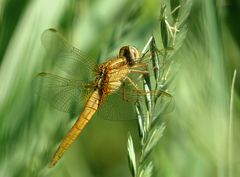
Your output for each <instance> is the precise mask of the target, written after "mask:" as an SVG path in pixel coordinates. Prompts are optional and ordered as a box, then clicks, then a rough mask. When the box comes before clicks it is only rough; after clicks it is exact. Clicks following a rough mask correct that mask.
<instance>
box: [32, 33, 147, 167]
mask: <svg viewBox="0 0 240 177" xmlns="http://www.w3.org/2000/svg"><path fill="white" fill-rule="evenodd" d="M42 43H43V45H44V46H45V48H46V49H47V50H48V51H49V52H50V53H53V54H54V55H53V56H52V57H53V64H54V65H57V66H58V68H60V69H62V70H63V71H64V72H65V73H68V74H70V75H72V76H76V77H77V78H79V77H81V75H83V74H84V75H85V76H86V77H88V76H90V75H92V74H94V75H93V80H92V81H91V82H84V81H83V80H76V79H68V78H64V77H61V76H58V75H54V74H51V73H46V72H42V73H39V74H38V75H37V77H36V80H37V81H38V82H39V83H40V87H38V90H37V92H38V93H39V94H40V95H41V96H43V97H45V98H46V99H47V100H48V101H49V102H50V103H51V104H52V105H53V106H54V107H55V108H57V109H59V110H61V111H65V112H70V113H75V114H77V113H79V112H78V111H79V108H80V107H82V108H83V109H82V112H81V113H80V115H79V117H78V119H77V121H76V122H75V124H74V125H73V126H72V128H71V129H70V131H69V132H68V133H67V135H66V136H65V138H64V139H63V140H62V142H61V144H60V145H59V147H58V149H57V151H56V152H55V154H54V156H53V158H52V161H51V163H50V165H49V167H53V166H54V165H55V164H56V163H57V162H58V160H59V159H60V158H61V157H62V156H63V154H64V152H65V151H66V150H67V149H68V148H69V146H70V145H71V144H72V143H73V142H74V140H75V139H76V138H77V137H78V135H79V134H80V133H81V131H82V130H83V128H84V127H85V126H86V124H87V123H88V122H89V121H90V120H91V118H92V117H93V116H94V114H95V113H96V112H97V110H98V109H99V107H100V106H101V105H102V103H103V102H104V101H105V100H106V98H107V97H108V96H109V95H110V94H113V93H116V92H117V91H119V90H120V88H122V95H123V99H124V100H127V99H128V98H126V97H127V93H126V88H127V87H126V83H128V86H131V87H132V88H133V89H132V90H134V92H136V93H137V94H136V95H144V92H143V91H142V90H141V89H139V87H138V86H137V84H135V83H134V81H133V80H132V79H131V77H130V74H131V73H135V74H137V75H138V76H142V75H144V74H148V71H147V70H146V63H142V62H141V60H140V59H141V58H140V53H139V51H138V50H137V49H136V48H135V47H133V46H124V47H122V48H121V49H120V51H119V54H118V56H117V57H115V58H112V59H109V60H107V61H106V62H104V63H102V64H101V65H99V66H97V65H96V64H94V62H93V61H92V60H91V59H90V58H89V57H87V56H86V55H85V54H84V53H83V52H81V51H79V50H78V49H77V48H75V47H73V46H72V45H70V44H69V43H68V42H67V41H66V40H65V39H64V38H63V36H62V35H61V34H60V33H59V32H57V31H56V30H55V29H48V30H46V31H44V32H43V34H42ZM88 79H89V78H88ZM88 79H87V80H88ZM90 80H91V79H90ZM81 100H85V104H84V105H81Z"/></svg>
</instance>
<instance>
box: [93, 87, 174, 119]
mask: <svg viewBox="0 0 240 177" xmlns="http://www.w3.org/2000/svg"><path fill="white" fill-rule="evenodd" d="M109 84H111V83H109ZM141 91H142V93H143V94H140V93H138V92H137V91H136V90H135V89H134V88H133V87H132V85H130V84H127V83H126V85H125V86H124V87H123V86H122V87H121V88H120V89H119V91H118V92H115V93H112V94H110V95H109V96H108V97H107V98H106V100H105V102H104V103H103V104H102V105H101V107H100V109H99V110H98V112H97V116H98V117H101V118H104V119H108V120H117V121H118V120H133V119H137V114H136V107H135V104H136V102H137V101H138V102H139V103H140V104H141V105H144V106H143V107H142V109H143V110H146V109H147V108H146V104H147V102H148V100H147V96H148V95H147V94H146V93H144V90H141ZM149 95H150V97H151V100H152V103H151V105H152V112H153V113H154V115H153V116H155V117H157V116H159V115H162V114H167V113H169V112H171V111H173V109H174V98H173V97H172V96H171V95H170V94H169V93H167V92H165V91H161V90H153V91H151V93H149Z"/></svg>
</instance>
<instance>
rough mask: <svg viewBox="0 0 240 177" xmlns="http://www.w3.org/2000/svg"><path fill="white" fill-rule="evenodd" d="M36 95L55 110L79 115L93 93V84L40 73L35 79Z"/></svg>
mask: <svg viewBox="0 0 240 177" xmlns="http://www.w3.org/2000/svg"><path fill="white" fill-rule="evenodd" d="M34 82H35V83H34V87H35V90H36V93H37V94H38V95H39V96H40V97H42V98H43V99H45V100H46V101H47V102H49V103H50V104H51V105H52V106H53V107H54V108H56V109H58V110H60V111H63V112H67V113H72V114H73V115H77V114H79V113H80V112H81V108H82V106H83V104H84V102H85V101H86V99H87V97H88V95H89V94H90V93H91V91H92V86H91V84H86V82H83V81H80V80H73V79H66V78H63V77H60V76H57V75H54V74H50V73H39V74H38V75H37V76H36V78H35V79H34Z"/></svg>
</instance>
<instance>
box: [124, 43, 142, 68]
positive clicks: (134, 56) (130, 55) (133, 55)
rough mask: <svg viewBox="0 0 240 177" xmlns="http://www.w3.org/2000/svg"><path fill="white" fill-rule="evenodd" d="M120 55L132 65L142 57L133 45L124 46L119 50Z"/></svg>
mask: <svg viewBox="0 0 240 177" xmlns="http://www.w3.org/2000/svg"><path fill="white" fill-rule="evenodd" d="M119 57H125V58H126V59H127V61H128V63H129V65H130V66H132V65H134V64H135V63H136V60H138V59H139V58H140V54H139V51H138V50H137V49H136V48H135V47H133V46H129V45H128V46H124V47H122V48H121V49H120V51H119Z"/></svg>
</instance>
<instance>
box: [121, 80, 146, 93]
mask: <svg viewBox="0 0 240 177" xmlns="http://www.w3.org/2000/svg"><path fill="white" fill-rule="evenodd" d="M126 80H127V81H128V82H129V83H130V84H131V85H132V86H133V88H134V89H135V90H136V91H137V92H138V93H139V94H141V95H144V94H145V93H144V92H143V91H142V90H141V89H139V88H138V86H137V85H136V84H135V83H134V82H133V81H132V80H131V79H130V78H129V77H126Z"/></svg>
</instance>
